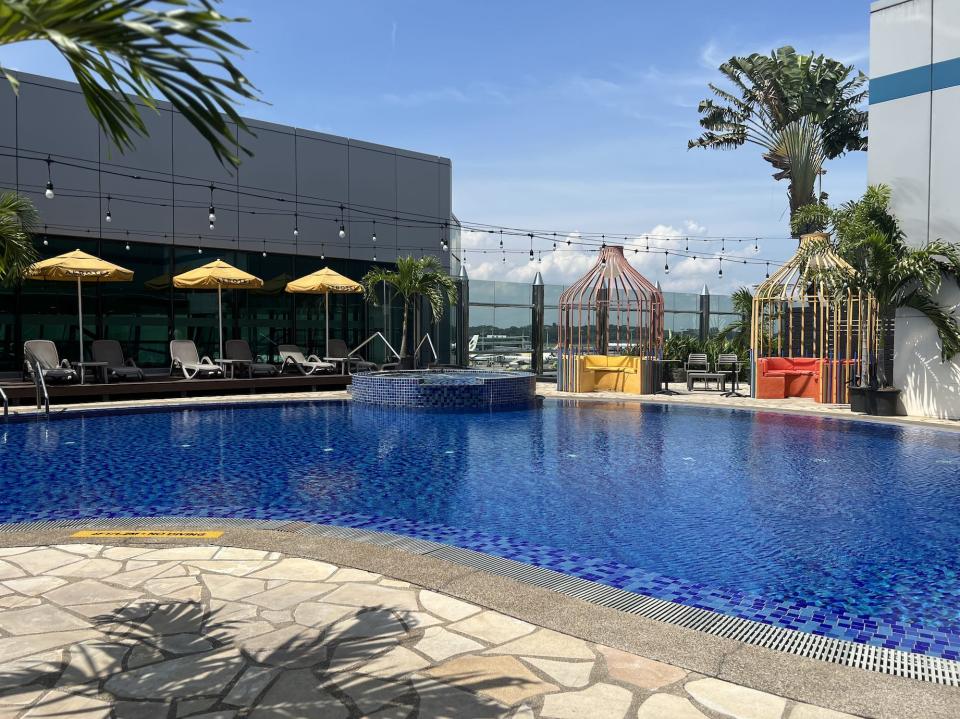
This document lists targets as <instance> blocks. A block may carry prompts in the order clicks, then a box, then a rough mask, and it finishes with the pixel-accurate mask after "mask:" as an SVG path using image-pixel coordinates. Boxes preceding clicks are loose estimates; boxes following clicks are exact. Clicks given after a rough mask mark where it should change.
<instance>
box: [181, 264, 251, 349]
mask: <svg viewBox="0 0 960 719" xmlns="http://www.w3.org/2000/svg"><path fill="white" fill-rule="evenodd" d="M173 286H174V287H178V288H180V289H189V290H213V289H216V291H217V322H218V326H219V329H220V357H221V358H222V357H223V299H222V293H223V288H224V287H226V288H227V289H230V290H236V289H256V288H258V287H263V280H261V279H260V278H259V277H254V276H253V275H251V274H250V273H249V272H244V271H243V270H241V269H238V268H236V267H234V266H233V265H231V264H228V263H226V262H224V261H223V260H214V261H213V262H208V263H207V264H205V265H203V266H202V267H197V268H196V269H194V270H188V271H187V272H184V273H183V274H179V275H176V276H175V277H174V278H173Z"/></svg>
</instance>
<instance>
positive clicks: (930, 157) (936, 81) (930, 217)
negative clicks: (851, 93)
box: [867, 0, 960, 418]
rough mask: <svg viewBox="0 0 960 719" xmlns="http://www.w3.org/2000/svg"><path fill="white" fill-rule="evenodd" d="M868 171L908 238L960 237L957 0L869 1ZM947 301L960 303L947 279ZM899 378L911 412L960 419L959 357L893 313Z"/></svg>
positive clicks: (918, 323) (922, 327) (924, 327)
mask: <svg viewBox="0 0 960 719" xmlns="http://www.w3.org/2000/svg"><path fill="white" fill-rule="evenodd" d="M870 95H871V100H870V150H869V153H868V161H867V162H868V164H867V167H868V170H867V172H868V178H869V182H870V183H871V184H877V183H883V184H886V185H889V186H890V187H891V188H892V189H893V204H894V210H895V212H896V214H897V216H898V217H899V218H900V220H901V221H902V223H903V227H904V230H905V231H906V233H907V237H908V240H909V241H910V243H911V244H916V245H919V244H922V243H924V242H926V241H928V240H932V239H937V238H942V239H944V240H950V241H953V242H960V132H958V127H960V0H879V1H878V2H874V3H873V4H872V5H871V8H870ZM940 301H941V303H943V304H945V305H947V306H949V307H952V308H954V311H955V312H956V311H957V306H958V304H960V290H958V289H957V288H956V287H955V286H951V287H948V288H945V289H944V291H943V292H942V293H941V298H940ZM894 367H895V370H894V382H895V384H896V385H897V386H898V387H900V388H901V389H902V390H903V394H902V397H903V402H904V408H905V409H906V411H907V413H908V414H914V415H927V416H936V417H950V418H960V363H958V362H957V361H954V362H949V363H946V364H944V363H942V362H941V361H940V347H939V343H938V341H937V335H936V331H935V330H934V329H933V326H932V325H931V324H930V323H929V322H928V321H927V320H926V319H924V318H922V317H920V316H918V315H917V313H915V312H913V311H911V310H902V311H900V312H898V313H897V328H896V357H895V360H894Z"/></svg>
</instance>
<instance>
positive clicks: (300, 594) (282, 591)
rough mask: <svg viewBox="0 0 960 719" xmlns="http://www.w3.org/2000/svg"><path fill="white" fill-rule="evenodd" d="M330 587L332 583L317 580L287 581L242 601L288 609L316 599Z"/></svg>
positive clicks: (267, 607)
mask: <svg viewBox="0 0 960 719" xmlns="http://www.w3.org/2000/svg"><path fill="white" fill-rule="evenodd" d="M330 589H332V585H329V584H321V583H318V582H287V583H286V584H284V585H283V586H280V587H276V588H275V589H268V590H267V591H265V592H260V593H259V594H254V595H252V596H249V597H246V599H245V600H244V601H247V602H249V603H250V604H256V605H257V606H258V607H263V608H264V609H289V608H290V607H293V606H295V605H297V604H300V602H306V601H309V600H311V599H316V598H317V597H319V596H321V595H323V594H326V593H327V592H329V591H330Z"/></svg>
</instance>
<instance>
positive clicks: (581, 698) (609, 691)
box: [540, 684, 633, 719]
mask: <svg viewBox="0 0 960 719" xmlns="http://www.w3.org/2000/svg"><path fill="white" fill-rule="evenodd" d="M632 702H633V694H631V693H630V692H629V691H628V690H626V689H624V688H623V687H618V686H615V685H613V684H594V685H593V686H592V687H588V688H586V689H582V690H580V691H578V692H564V693H562V694H548V695H547V696H546V697H544V699H543V709H542V710H541V711H540V716H541V717H544V719H586V718H587V717H589V718H590V719H623V717H625V716H626V714H627V710H628V709H629V708H630V704H631V703H632Z"/></svg>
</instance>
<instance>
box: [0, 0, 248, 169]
mask: <svg viewBox="0 0 960 719" xmlns="http://www.w3.org/2000/svg"><path fill="white" fill-rule="evenodd" d="M219 1H220V0H0V46H3V45H9V44H12V43H18V42H26V41H30V40H45V41H47V42H50V43H51V44H52V45H53V46H54V47H55V48H56V49H57V50H58V51H59V52H60V53H61V54H62V55H63V57H64V59H65V60H66V61H67V63H68V64H69V65H70V69H71V70H72V71H73V74H74V75H75V76H76V79H77V82H78V83H80V89H81V90H82V91H83V95H84V98H85V99H86V102H87V107H88V108H89V109H90V112H91V113H92V114H93V116H94V118H96V120H97V123H98V124H99V125H100V127H101V128H102V129H103V132H104V134H106V135H107V137H109V138H110V139H111V140H112V141H113V144H115V145H116V146H117V147H118V148H119V149H120V150H121V151H122V150H125V149H127V148H130V147H132V146H133V144H134V143H133V139H132V138H131V133H133V134H135V135H146V134H147V126H146V124H145V123H144V121H143V118H142V117H141V115H140V109H139V108H138V106H137V103H136V102H135V100H139V101H140V102H141V103H143V104H144V105H146V106H147V107H149V108H151V109H155V108H156V101H155V100H154V99H153V97H152V94H153V92H154V91H156V92H159V94H161V95H162V96H163V97H165V98H166V99H167V100H169V101H170V103H171V104H172V105H173V106H174V107H175V108H176V109H177V110H179V111H180V112H181V113H182V114H183V116H184V117H185V118H186V119H187V120H188V121H189V122H190V123H191V124H192V125H193V126H194V127H195V128H196V129H197V131H199V132H200V134H201V135H203V137H204V138H206V140H207V142H209V143H210V146H211V148H212V149H213V151H214V153H215V154H216V156H217V158H218V159H219V160H220V161H221V162H230V163H232V164H235V165H236V164H238V163H239V158H238V157H237V154H236V151H237V138H236V137H235V136H234V131H233V129H232V127H231V126H230V124H229V123H230V122H232V123H235V124H236V126H237V127H238V128H239V129H241V130H244V131H247V132H249V130H248V128H247V125H246V123H245V122H244V121H243V119H242V118H241V117H240V115H239V114H238V113H237V111H236V110H235V109H234V103H235V102H236V101H237V100H238V99H244V100H255V99H257V96H256V90H255V88H254V87H253V85H252V84H251V83H250V82H249V81H248V80H247V78H246V77H244V75H243V73H241V72H240V70H239V69H238V68H237V67H236V66H235V65H234V64H233V62H232V60H231V59H230V58H231V56H233V55H235V54H237V53H238V52H239V51H241V50H245V49H246V46H245V45H243V43H241V42H240V41H239V40H237V39H236V38H235V37H233V36H232V35H231V34H229V33H228V32H227V31H226V30H225V29H224V28H225V27H226V26H227V25H228V24H231V23H237V22H246V21H245V20H244V19H243V18H229V17H226V16H224V15H221V14H220V13H219V12H217V11H216V9H215V7H214V5H215V4H216V3H218V2H219ZM0 72H3V74H4V75H5V76H6V78H7V80H8V81H9V82H10V85H11V87H12V88H13V90H14V92H16V91H17V89H18V82H17V79H16V77H15V76H14V74H12V73H11V72H10V71H9V70H7V69H5V68H0ZM127 94H129V95H132V96H133V97H128V95H127ZM224 115H225V116H226V118H224ZM228 121H229V122H228ZM241 149H243V148H241ZM244 152H247V151H246V150H244ZM247 154H249V152H247Z"/></svg>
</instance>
